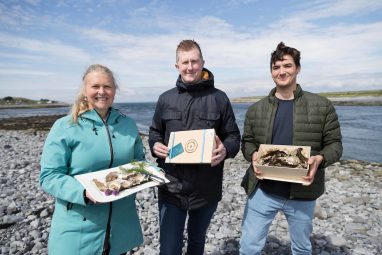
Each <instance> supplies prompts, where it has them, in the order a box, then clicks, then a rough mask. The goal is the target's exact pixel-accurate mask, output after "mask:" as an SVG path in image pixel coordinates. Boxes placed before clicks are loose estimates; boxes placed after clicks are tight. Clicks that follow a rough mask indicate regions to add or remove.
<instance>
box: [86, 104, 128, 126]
mask: <svg viewBox="0 0 382 255" xmlns="http://www.w3.org/2000/svg"><path fill="white" fill-rule="evenodd" d="M121 116H125V115H123V114H122V113H121V112H119V110H117V109H115V108H113V107H110V108H109V111H108V116H107V118H106V121H107V123H115V122H118V121H117V119H118V118H119V117H121ZM79 117H80V118H84V119H88V120H91V121H94V122H95V123H99V124H103V120H102V118H101V116H100V115H99V114H98V112H97V111H96V110H94V109H92V110H89V111H86V112H84V113H82V114H81V115H80V116H79Z"/></svg>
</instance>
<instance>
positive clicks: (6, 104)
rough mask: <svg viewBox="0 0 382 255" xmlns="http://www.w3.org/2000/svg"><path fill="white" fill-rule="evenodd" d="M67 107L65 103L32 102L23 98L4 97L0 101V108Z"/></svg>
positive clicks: (41, 100) (49, 101) (50, 101)
mask: <svg viewBox="0 0 382 255" xmlns="http://www.w3.org/2000/svg"><path fill="white" fill-rule="evenodd" d="M61 106H68V104H67V103H63V102H59V101H55V100H50V99H44V98H42V99H40V100H32V99H28V98H23V97H10V96H7V97H4V98H1V99H0V107H1V108H35V107H36V108H37V107H61Z"/></svg>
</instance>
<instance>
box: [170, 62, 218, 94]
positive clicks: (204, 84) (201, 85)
mask: <svg viewBox="0 0 382 255" xmlns="http://www.w3.org/2000/svg"><path fill="white" fill-rule="evenodd" d="M202 71H203V72H207V73H208V78H207V79H201V80H200V81H199V82H198V83H195V84H192V85H187V84H185V83H184V82H183V80H182V77H181V76H180V75H179V76H178V79H177V81H176V87H177V88H178V90H179V91H180V92H185V91H188V92H191V91H200V90H204V89H208V88H214V75H213V74H212V73H211V72H210V71H209V70H208V69H207V68H203V70H202Z"/></svg>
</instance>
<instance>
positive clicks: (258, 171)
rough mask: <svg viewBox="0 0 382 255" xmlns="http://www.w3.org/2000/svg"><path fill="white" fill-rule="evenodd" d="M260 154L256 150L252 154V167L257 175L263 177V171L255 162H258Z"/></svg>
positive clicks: (259, 177)
mask: <svg viewBox="0 0 382 255" xmlns="http://www.w3.org/2000/svg"><path fill="white" fill-rule="evenodd" d="M258 156H259V154H258V152H257V151H255V152H254V153H253V154H252V167H253V172H254V173H255V175H256V177H257V178H258V179H263V177H262V175H263V172H261V170H260V169H258V168H257V167H256V166H255V164H256V161H257V157H258Z"/></svg>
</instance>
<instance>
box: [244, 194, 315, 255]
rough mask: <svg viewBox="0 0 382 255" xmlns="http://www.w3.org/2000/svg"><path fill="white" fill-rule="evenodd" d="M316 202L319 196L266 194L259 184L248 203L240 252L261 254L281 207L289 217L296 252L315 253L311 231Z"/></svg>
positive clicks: (292, 241) (294, 252) (297, 253)
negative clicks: (294, 197)
mask: <svg viewBox="0 0 382 255" xmlns="http://www.w3.org/2000/svg"><path fill="white" fill-rule="evenodd" d="M315 206H316V200H313V201H301V200H290V199H286V198H282V197H278V196H272V195H269V194H266V193H264V192H263V191H262V190H261V189H260V188H258V189H257V190H256V191H255V192H254V194H252V195H251V196H250V197H249V198H248V200H247V204H246V206H245V210H244V218H243V223H242V231H241V232H242V234H241V239H240V254H242V255H256V254H261V250H262V249H263V247H264V245H265V241H266V238H267V234H268V230H269V227H270V225H271V223H272V221H273V219H274V218H275V216H276V214H277V212H278V211H282V212H283V213H284V215H285V217H286V220H287V221H288V226H289V227H288V229H289V233H290V238H291V248H292V253H293V254H294V255H300V254H301V255H302V254H304V255H305V254H309V255H310V254H312V244H311V242H310V235H311V234H312V230H313V227H312V221H313V214H314V207H315Z"/></svg>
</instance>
